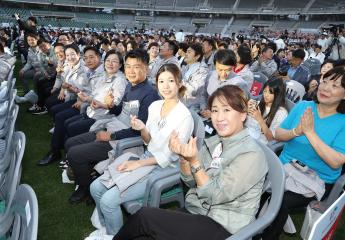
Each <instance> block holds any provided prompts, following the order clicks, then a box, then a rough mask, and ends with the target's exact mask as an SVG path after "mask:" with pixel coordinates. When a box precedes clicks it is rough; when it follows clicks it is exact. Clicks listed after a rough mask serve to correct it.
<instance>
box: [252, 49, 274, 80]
mask: <svg viewBox="0 0 345 240" xmlns="http://www.w3.org/2000/svg"><path fill="white" fill-rule="evenodd" d="M272 58H273V50H272V48H269V47H265V48H263V49H262V51H261V55H260V57H259V59H258V60H256V61H255V62H254V63H253V65H252V66H251V67H250V70H251V71H252V72H261V73H263V74H265V75H266V76H267V77H268V78H269V77H270V76H272V74H273V73H275V72H276V71H277V69H278V68H277V64H276V62H275V61H274V60H273V59H272Z"/></svg>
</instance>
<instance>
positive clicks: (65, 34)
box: [58, 32, 70, 40]
mask: <svg viewBox="0 0 345 240" xmlns="http://www.w3.org/2000/svg"><path fill="white" fill-rule="evenodd" d="M60 36H66V37H67V39H68V40H70V37H69V35H68V33H65V32H62V33H60V34H59V36H58V39H59V37H60Z"/></svg>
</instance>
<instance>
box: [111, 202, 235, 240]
mask: <svg viewBox="0 0 345 240" xmlns="http://www.w3.org/2000/svg"><path fill="white" fill-rule="evenodd" d="M230 236H231V234H230V233H229V232H228V231H227V230H226V229H225V228H223V226H222V225H220V224H219V223H217V222H216V221H214V220H213V219H212V218H210V217H206V216H203V215H197V214H190V213H187V212H181V211H172V210H167V209H159V208H142V209H141V210H139V211H138V212H137V213H136V214H134V215H133V216H131V217H130V218H129V220H128V221H127V223H126V224H125V225H124V226H123V227H122V228H121V229H120V231H119V232H118V233H117V234H116V236H115V237H114V238H113V240H132V239H133V240H134V239H135V240H139V239H140V240H144V239H146V240H149V239H150V240H154V239H155V240H193V239H198V240H204V239H205V240H218V239H219V240H224V239H226V238H227V237H230Z"/></svg>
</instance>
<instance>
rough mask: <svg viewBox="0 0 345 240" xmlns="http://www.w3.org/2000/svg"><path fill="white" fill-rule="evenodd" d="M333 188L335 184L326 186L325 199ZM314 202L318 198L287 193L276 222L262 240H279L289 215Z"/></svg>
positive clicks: (267, 230) (266, 230)
mask: <svg viewBox="0 0 345 240" xmlns="http://www.w3.org/2000/svg"><path fill="white" fill-rule="evenodd" d="M332 187H333V184H326V191H325V194H324V197H323V198H325V197H327V196H328V194H329V193H330V191H331V189H332ZM266 198H267V197H266ZM313 200H316V198H314V197H311V198H307V197H304V196H303V195H301V194H297V193H294V192H290V191H287V192H285V193H284V196H283V202H282V205H281V207H280V210H279V212H278V215H277V217H276V218H275V220H274V221H273V222H272V224H271V225H270V226H269V227H268V228H266V229H265V231H264V233H263V234H262V236H261V237H262V239H263V240H268V239H272V240H277V239H279V235H280V234H281V233H282V232H283V228H284V225H285V223H286V220H287V219H288V215H289V213H290V211H291V210H292V209H296V208H301V207H306V206H308V204H309V203H310V202H311V201H313Z"/></svg>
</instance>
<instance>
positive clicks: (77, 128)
mask: <svg viewBox="0 0 345 240" xmlns="http://www.w3.org/2000/svg"><path fill="white" fill-rule="evenodd" d="M95 121H96V120H95V119H92V118H89V117H88V116H87V115H86V114H84V113H83V114H79V115H76V116H74V117H71V118H69V119H67V120H66V121H65V136H66V138H70V137H74V136H77V135H80V134H82V133H86V132H88V131H89V129H90V127H91V126H92V124H94V123H95Z"/></svg>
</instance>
